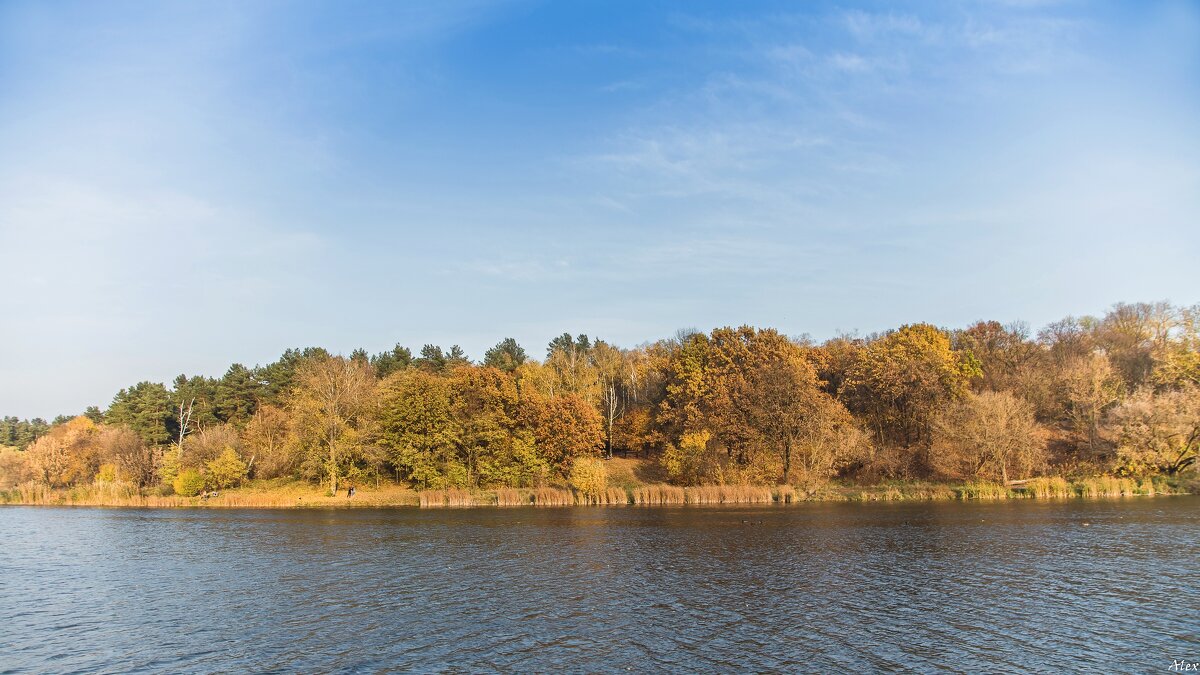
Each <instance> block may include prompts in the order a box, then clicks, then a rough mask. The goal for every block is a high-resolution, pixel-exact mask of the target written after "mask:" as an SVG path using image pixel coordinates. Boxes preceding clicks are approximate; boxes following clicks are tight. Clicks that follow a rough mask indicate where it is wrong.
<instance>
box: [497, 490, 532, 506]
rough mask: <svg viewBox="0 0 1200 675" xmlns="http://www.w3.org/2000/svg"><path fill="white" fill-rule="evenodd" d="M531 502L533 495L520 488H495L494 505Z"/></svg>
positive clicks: (519, 504) (523, 504) (524, 504)
mask: <svg viewBox="0 0 1200 675" xmlns="http://www.w3.org/2000/svg"><path fill="white" fill-rule="evenodd" d="M532 503H533V497H532V496H531V495H529V494H528V493H525V492H522V491H520V490H514V489H513V488H499V489H498V490H496V506H529V505H530V504H532Z"/></svg>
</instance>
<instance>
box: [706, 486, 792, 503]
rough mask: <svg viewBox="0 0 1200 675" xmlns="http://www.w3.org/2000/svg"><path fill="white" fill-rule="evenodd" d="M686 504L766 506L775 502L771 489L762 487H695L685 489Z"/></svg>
mask: <svg viewBox="0 0 1200 675" xmlns="http://www.w3.org/2000/svg"><path fill="white" fill-rule="evenodd" d="M684 498H685V500H686V502H687V503H688V504H767V503H771V502H773V501H775V495H774V494H772V492H771V488H769V487H765V486H762V485H697V486H696V487H690V488H686V489H685V490H684Z"/></svg>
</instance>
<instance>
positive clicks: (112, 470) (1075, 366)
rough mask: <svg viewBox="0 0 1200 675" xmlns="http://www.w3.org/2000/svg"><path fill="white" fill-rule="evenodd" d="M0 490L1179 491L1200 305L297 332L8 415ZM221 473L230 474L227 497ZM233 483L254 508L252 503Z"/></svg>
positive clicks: (1186, 482) (551, 499)
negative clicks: (52, 412) (820, 323)
mask: <svg viewBox="0 0 1200 675" xmlns="http://www.w3.org/2000/svg"><path fill="white" fill-rule="evenodd" d="M0 445H2V446H4V447H0V491H2V492H0V494H2V495H3V499H4V500H5V501H8V502H22V503H97V504H99V503H131V504H134V503H137V504H142V505H147V506H156V505H163V506H174V505H191V504H198V503H206V504H213V505H230V506H231V505H244V506H295V505H297V504H307V505H327V504H344V503H347V500H348V498H347V497H346V494H347V490H348V488H349V487H350V486H354V487H355V488H356V492H357V494H356V495H355V497H353V498H349V499H352V500H355V501H354V502H353V503H356V504H372V503H375V504H379V505H382V504H413V505H418V504H420V505H426V506H435V505H440V506H456V505H469V504H480V503H490V504H499V505H519V504H543V505H546V504H552V503H553V504H575V503H592V504H616V503H630V504H677V503H693V504H705V503H764V502H784V503H786V502H793V501H804V500H809V499H870V500H878V499H893V498H895V499H910V498H923V499H926V498H927V499H935V498H979V499H982V498H1008V497H1018V496H1033V497H1041V498H1052V497H1067V496H1120V495H1134V494H1156V493H1163V492H1179V491H1183V490H1187V489H1189V488H1188V486H1190V485H1193V484H1194V477H1195V473H1196V464H1195V463H1196V457H1197V449H1198V447H1200V306H1195V307H1190V308H1176V307H1172V306H1170V305H1168V304H1166V303H1139V304H1118V305H1115V306H1114V307H1113V308H1112V310H1111V311H1109V312H1108V313H1107V314H1106V315H1105V316H1103V317H1098V318H1096V317H1082V318H1073V317H1068V318H1067V319H1064V320H1062V321H1059V322H1056V323H1054V324H1051V325H1050V326H1047V327H1045V328H1044V329H1042V330H1040V331H1038V332H1037V333H1036V334H1035V333H1033V332H1032V331H1031V330H1029V329H1028V328H1027V327H1026V326H1024V325H1022V324H1010V325H1001V324H999V323H997V322H994V321H981V322H978V323H975V324H973V325H971V326H968V327H966V328H963V329H953V330H951V329H943V328H938V327H935V326H931V325H928V324H910V325H905V326H902V327H900V328H898V329H896V330H892V331H888V332H885V333H881V334H876V335H869V336H852V335H845V336H839V337H836V338H834V339H831V340H828V341H825V342H823V343H815V342H813V341H811V340H808V339H806V338H803V337H800V338H788V337H785V336H783V335H781V334H780V333H778V332H776V331H774V330H771V329H756V328H751V327H746V326H743V327H741V328H718V329H715V330H713V331H711V332H709V333H701V332H697V331H681V332H680V333H679V334H678V335H676V336H675V337H674V338H672V339H668V340H660V341H658V342H654V343H648V344H644V345H641V346H638V347H633V348H628V349H622V348H618V347H616V346H614V345H611V344H609V343H608V342H605V341H603V340H593V339H591V338H589V337H588V336H586V335H579V336H572V335H569V334H564V335H562V336H560V337H558V338H555V339H554V340H552V341H551V342H550V344H549V345H548V347H547V349H546V353H545V358H544V359H542V360H540V361H539V360H536V359H533V358H530V357H529V356H528V355H527V354H526V352H525V350H524V349H523V348H522V347H521V346H520V345H518V344H517V343H516V341H514V340H512V339H506V340H503V341H502V342H500V343H499V344H497V345H496V346H495V347H494V348H492V349H490V350H488V351H487V353H486V354H485V355H484V356H483V358H482V359H481V360H480V361H479V362H473V361H471V360H470V359H469V358H468V357H467V355H466V354H464V353H463V351H462V350H461V349H459V348H458V347H452V348H450V349H449V350H443V349H442V348H440V347H437V346H434V345H426V346H425V347H424V348H423V349H422V350H421V351H420V353H419V355H417V356H414V355H413V354H412V353H411V352H410V351H409V350H408V349H406V348H404V347H402V346H399V345H397V346H396V347H395V348H393V349H391V350H388V351H385V352H382V353H379V354H375V355H374V356H370V355H368V354H367V352H365V351H363V350H357V351H355V352H353V353H352V354H350V355H349V356H340V355H333V354H330V353H328V352H326V351H325V350H323V349H319V348H311V349H305V350H289V351H287V352H285V353H284V355H283V356H282V357H281V358H280V359H279V360H278V361H276V362H274V363H271V364H267V365H265V366H258V367H255V368H247V367H245V366H242V365H240V364H234V365H233V366H231V367H230V368H229V370H228V371H227V372H226V373H225V374H224V375H223V376H222V377H219V378H212V377H205V376H187V375H180V376H179V377H177V378H176V379H175V380H174V381H173V382H172V383H171V385H170V386H167V385H165V384H161V383H154V382H139V383H137V384H135V385H133V386H130V387H128V388H126V389H122V390H121V391H119V392H118V393H117V394H116V396H115V397H114V398H113V400H112V402H111V403H110V404H109V405H108V406H107V408H106V409H104V410H101V409H100V408H99V407H94V408H89V409H88V410H87V411H85V412H84V413H83V414H80V415H77V416H73V417H60V418H58V419H56V420H55V421H54V422H53V423H45V422H43V421H41V420H17V419H14V418H4V420H3V425H0ZM213 493H216V494H215V496H214V494H213ZM235 502H237V503H235Z"/></svg>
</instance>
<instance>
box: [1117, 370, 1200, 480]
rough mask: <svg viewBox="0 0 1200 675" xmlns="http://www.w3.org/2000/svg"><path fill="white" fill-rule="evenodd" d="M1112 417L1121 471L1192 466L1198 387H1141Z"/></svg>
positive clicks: (1198, 427)
mask: <svg viewBox="0 0 1200 675" xmlns="http://www.w3.org/2000/svg"><path fill="white" fill-rule="evenodd" d="M1112 417H1113V424H1114V426H1115V427H1116V430H1117V434H1118V441H1117V469H1118V471H1119V472H1120V473H1122V474H1126V475H1140V474H1146V473H1166V474H1176V473H1179V472H1181V471H1185V470H1187V469H1189V468H1191V467H1193V466H1195V464H1196V460H1197V453H1198V452H1200V387H1197V386H1195V385H1186V386H1184V387H1182V388H1180V389H1175V390H1168V391H1163V392H1154V391H1152V390H1150V389H1141V390H1139V391H1138V392H1136V393H1135V394H1134V395H1133V396H1130V397H1129V398H1128V399H1127V400H1125V401H1124V402H1123V403H1121V405H1120V406H1118V407H1117V408H1116V409H1115V410H1114V411H1113V415H1112Z"/></svg>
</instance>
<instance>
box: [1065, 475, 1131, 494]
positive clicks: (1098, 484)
mask: <svg viewBox="0 0 1200 675" xmlns="http://www.w3.org/2000/svg"><path fill="white" fill-rule="evenodd" d="M1075 489H1076V490H1077V491H1078V492H1079V496H1081V497H1131V496H1133V495H1136V494H1138V489H1137V485H1136V484H1135V483H1134V482H1133V481H1132V480H1131V479H1129V478H1114V477H1112V476H1099V477H1096V478H1085V479H1083V480H1081V481H1077V482H1076V483H1075Z"/></svg>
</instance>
